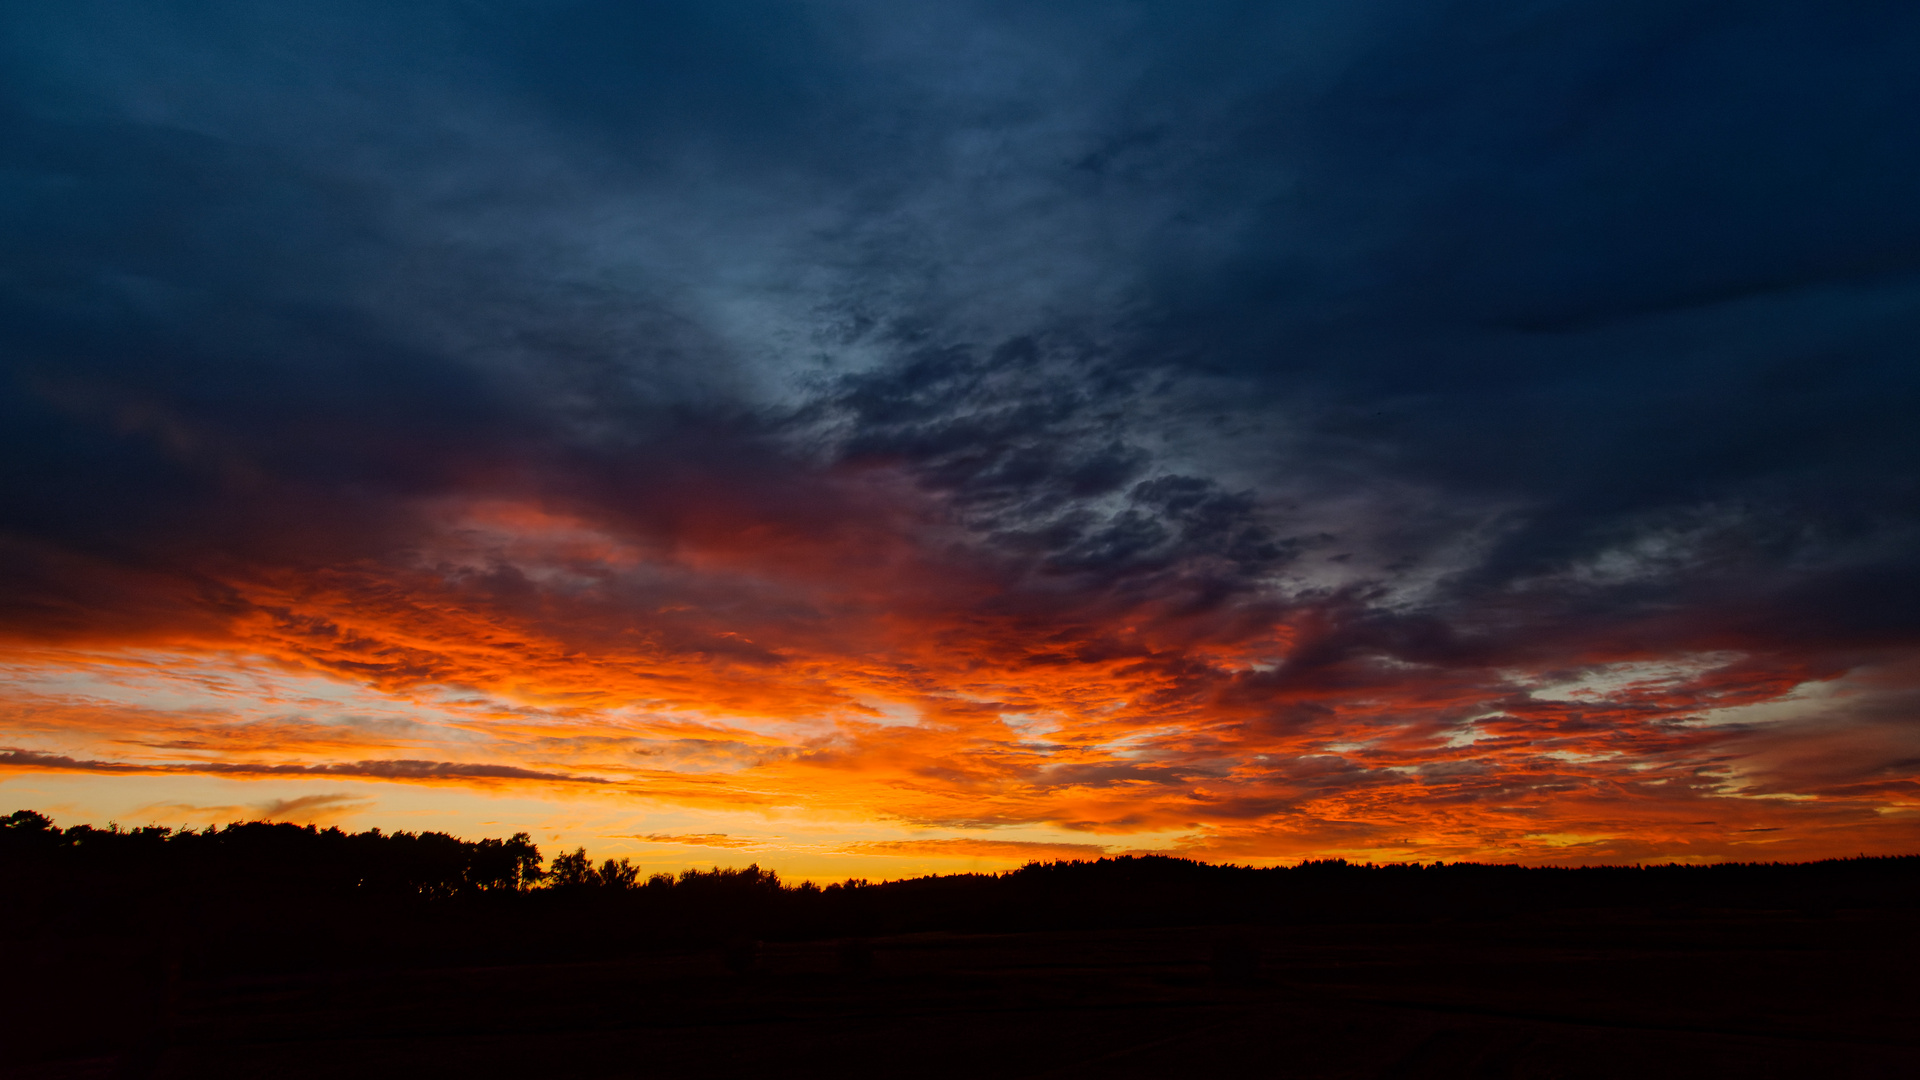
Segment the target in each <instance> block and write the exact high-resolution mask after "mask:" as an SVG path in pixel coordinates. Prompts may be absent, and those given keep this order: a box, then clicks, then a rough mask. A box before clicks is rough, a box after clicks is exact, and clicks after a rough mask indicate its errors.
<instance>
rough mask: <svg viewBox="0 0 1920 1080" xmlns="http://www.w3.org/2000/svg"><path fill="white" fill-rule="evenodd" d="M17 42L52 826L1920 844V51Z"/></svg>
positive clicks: (1281, 853)
mask: <svg viewBox="0 0 1920 1080" xmlns="http://www.w3.org/2000/svg"><path fill="white" fill-rule="evenodd" d="M0 26H4V30H3V31H0V185H3V186H4V192H5V194H4V198H3V199H0V813H4V812H8V811H12V810H14V809H21V808H29V809H36V810H40V811H43V812H45V813H48V814H50V815H52V816H53V817H54V818H55V820H56V821H58V822H60V823H61V824H76V823H80V822H92V823H95V824H104V823H106V822H108V821H117V822H118V823H120V824H121V825H127V826H134V825H145V824H160V825H170V826H178V825H182V824H192V825H195V826H202V825H206V824H209V823H214V822H227V821H233V820H242V819H257V818H271V819H275V820H287V821H297V822H307V821H312V822H318V823H320V824H323V825H324V824H338V825H341V826H343V827H347V828H353V829H363V828H367V827H371V826H379V827H381V828H383V829H440V830H446V831H451V832H454V833H456V834H459V835H463V836H468V837H479V836H499V835H505V834H508V833H512V832H517V831H522V830H525V831H528V832H530V833H532V834H533V836H534V839H535V840H536V841H537V842H539V843H540V844H541V845H542V847H543V848H544V849H545V850H546V851H547V853H548V854H552V853H553V852H554V851H555V850H557V848H558V847H559V846H561V845H564V846H566V847H568V848H571V847H573V846H575V845H582V846H585V847H586V848H588V850H589V851H590V852H592V853H594V854H595V855H601V856H626V857H630V858H632V859H634V860H635V861H636V862H638V863H641V864H642V865H643V866H645V867H648V868H649V869H657V870H672V869H677V868H680V867H684V866H688V865H696V864H697V865H709V864H715V863H718V864H721V865H744V864H745V863H748V862H758V863H759V864H761V865H762V866H772V867H775V868H777V869H779V870H781V871H782V872H783V873H786V874H789V875H793V876H811V877H816V878H821V879H826V878H839V877H844V876H849V875H851V876H859V877H868V878H885V877H898V876H904V875H910V874H918V873H927V872H948V871H958V870H996V869H1003V868H1006V867H1011V866H1017V865H1019V864H1021V863H1023V862H1025V861H1028V860H1030V859H1034V858H1046V859H1051V858H1073V857H1087V856H1095V855H1099V854H1102V853H1124V852H1138V851H1159V852H1168V853H1175V854H1183V855H1189V856H1192V857H1196V858H1201V859H1207V860H1212V861H1231V862H1240V863H1258V864H1266V863H1288V862H1293V861H1297V860H1299V859H1302V858H1309V857H1329V856H1345V857H1348V858H1358V859H1371V860H1374V861H1411V860H1420V861H1431V860H1435V859H1444V860H1447V861H1454V860H1458V859H1475V860H1496V861H1503V862H1506V861H1520V862H1532V863H1545V862H1572V863H1581V862H1635V861H1655V860H1658V861H1665V860H1669V859H1675V860H1683V861H1707V860H1720V859H1739V860H1755V859H1803V858H1811V857H1824V856H1830V855H1853V854H1856V853H1869V854H1890V853H1908V852H1920V198H1916V183H1917V182H1920V181H1917V178H1920V63H1916V62H1915V57H1916V56H1920V6H1916V5H1912V4H1892V3H1888V4H1874V3H1859V4H1829V3H1815V2H1807V3H1739V4H1728V3H1718V2H1695V0H1659V2H1653V0H1647V2H1639V0H1629V2H1619V3H1570V2H1559V3H1550V2H1541V3H1518V2H1516V3H1499V4H1494V3H1451V2H1431V0H1417V2H1416V0H1403V2H1369V0H1303V2H1290V3H1282V2H1274V3H1259V4H1246V3H1208V2H1193V3H1179V4H1168V3H1160V4H1146V3H1122V2H1117V0H1098V2H1091V0H1090V2H1085V3H1046V4H1023V3H1011V2H1008V3H975V2H970V0H949V2H942V3H938V4H913V3H902V2H898V0H873V2H863V0H830V2H829V0H822V2H815V3H797V2H796V3H754V2H734V0H690V2H685V3H632V2H605V3H589V2H578V3H562V2H537V0H486V2H483V0H458V2H453V0H450V2H435V0H418V2H408V3H398V4H396V3H391V2H384V0H383V2H365V3H355V2H351V0H329V2H326V3H318V2H316V3H302V2H289V0H259V2H218V0H207V2H199V3H187V2H177V3H176V2H161V3H155V2H152V0H126V2H118V3H116V2H94V0H61V2H58V3H28V4H13V5H8V6H6V8H5V9H4V11H0Z"/></svg>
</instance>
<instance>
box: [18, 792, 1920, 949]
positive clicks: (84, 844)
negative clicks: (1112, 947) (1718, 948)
mask: <svg viewBox="0 0 1920 1080" xmlns="http://www.w3.org/2000/svg"><path fill="white" fill-rule="evenodd" d="M0 881H4V882H5V885H4V886H0V917H3V918H4V920H5V922H4V925H5V926H7V927H11V928H13V931H14V932H15V933H18V932H19V931H20V930H21V929H23V928H32V929H33V931H34V932H35V933H37V934H41V935H50V936H64V937H86V936H96V935H106V936H111V937H116V938H124V939H126V940H127V941H128V943H129V945H130V946H133V945H138V946H140V947H143V948H153V947H161V946H164V947H165V948H166V949H169V950H171V951H172V952H173V953H174V954H176V956H177V959H178V960H179V962H181V963H185V964H188V965H189V966H191V967H192V968H194V969H195V970H203V971H209V972H215V971H218V972H240V971H249V972H265V971H284V970H297V969H301V968H306V967H313V966H316V965H319V966H341V965H351V964H355V963H369V964H394V963H400V962H407V963H496V962H499V963H504V962H515V961H527V960H535V959H538V960H556V959H574V958H582V957H604V956H608V955H619V954H621V953H624V952H630V951H635V950H641V951H644V950H650V949H661V948H667V949H673V948H688V947H694V948H698V947H707V946H715V945H718V944H720V943H723V942H726V941H729V940H734V939H741V938H745V939H756V940H758V939H764V940H811V939H821V938H860V937H872V936H878V935H886V934H900V933H911V932H925V931H953V932H975V933H980V932H998V933H1006V932H1019V931H1035V930H1056V929H1063V928H1087V927H1141V926H1169V925H1227V924H1288V923H1329V922H1339V923H1363V924H1364V923H1395V922H1432V921H1436V920H1495V921H1497V920H1503V919H1512V918H1516V917H1521V916H1525V915H1530V914H1541V913H1548V912H1579V911H1583V910H1602V909H1621V908H1642V909H1647V910H1650V911H1656V912H1661V913H1665V914H1676V913H1678V914H1685V913H1697V912H1708V911H1735V910H1761V911H1782V910H1785V911H1797V912H1803V913H1816V914H1817V913H1829V912H1832V911H1835V910H1839V909H1846V908H1889V907H1894V908H1915V907H1920V856H1911V855H1909V856H1892V857H1859V858H1847V859H1828V860H1823V861H1819V862H1809V863H1713V864H1699V865H1688V864H1664V865H1651V866H1582V867H1571V868H1568V867H1527V866H1520V865H1511V864H1485V863H1472V862H1456V863H1452V864H1444V863H1433V864H1426V865H1422V864H1418V863H1407V864H1398V863H1388V864H1381V865H1373V864H1357V863H1350V862H1347V861H1346V860H1343V859H1325V860H1309V861H1307V862H1303V863H1301V864H1299V865H1297V866H1293V867H1260V868H1256V867H1247V866H1235V865H1219V864H1211V863H1203V862H1197V861H1194V860H1190V859H1183V858H1175V857H1170V856H1161V855H1123V856H1117V857H1108V858H1101V859H1097V860H1091V861H1077V860H1076V861H1059V862H1033V863H1029V864H1027V865H1025V866H1023V867H1020V868H1019V869H1017V870H1011V871H1007V872H1003V873H998V874H993V873H965V874H947V875H937V876H928V877H919V878H910V879H904V880H896V881H886V882H869V881H866V880H861V879H849V880H847V881H842V882H838V883H834V884H829V885H825V886H822V885H818V884H815V883H813V882H810V881H802V882H798V883H792V884H789V883H787V882H784V881H782V880H781V879H780V876H779V875H778V874H777V873H776V872H774V871H772V870H767V869H762V868H761V867H760V866H758V865H750V866H746V867H741V868H732V869H729V868H721V867H713V868H711V869H707V870H697V869H689V870H684V871H682V872H681V873H679V874H678V875H668V874H653V875H648V876H644V877H643V876H642V873H641V871H640V870H639V868H637V867H635V866H633V865H632V863H631V862H630V861H629V860H626V859H618V860H615V859H606V860H603V861H601V862H599V863H598V864H597V865H596V864H595V863H594V861H593V860H591V859H590V858H588V856H587V854H586V852H585V850H584V849H576V850H574V851H571V852H563V853H561V854H559V855H557V856H555V857H554V858H553V859H552V860H551V862H550V863H545V864H544V865H543V859H542V857H541V853H540V849H539V847H538V846H537V845H535V844H534V843H533V842H532V840H531V838H530V837H529V836H528V835H527V834H526V833H518V834H515V835H513V836H511V837H507V838H505V839H498V838H494V839H483V840H462V839H459V838H457V837H453V836H450V835H447V834H445V833H438V832H421V833H412V832H391V833H389V832H382V831H381V830H379V829H369V830H367V831H365V832H360V833H350V832H345V831H342V830H341V829H338V828H327V829H321V828H318V827H316V826H313V825H293V824H287V823H269V822H247V823H236V824H231V825H227V826H225V827H219V826H210V827H208V828H206V829H204V830H194V829H191V828H182V829H177V830H176V829H166V828H158V827H148V828H136V829H122V828H119V827H118V826H111V827H108V828H105V829H101V828H95V827H93V826H90V825H75V826H71V827H69V828H65V829H62V828H59V827H57V826H55V825H54V824H53V822H52V821H51V820H50V819H49V818H47V817H46V816H44V815H41V814H38V813H36V812H33V811H28V810H21V811H17V812H15V813H13V814H11V815H9V816H6V817H3V818H0Z"/></svg>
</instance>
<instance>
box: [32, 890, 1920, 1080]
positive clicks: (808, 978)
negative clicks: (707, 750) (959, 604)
mask: <svg viewBox="0 0 1920 1080" xmlns="http://www.w3.org/2000/svg"><path fill="white" fill-rule="evenodd" d="M1907 914H1908V913H1905V912H1901V911H1857V912H1848V911H1840V912H1835V913H1812V914H1809V913H1805V912H1780V913H1777V914H1769V913H1754V912H1741V913H1732V912H1726V913H1715V912H1710V911H1709V912H1699V911H1693V912H1680V913H1674V912H1666V913H1659V912H1640V913H1619V914H1617V915H1605V916H1603V915H1591V914H1590V915H1588V916H1583V917H1581V918H1579V919H1578V920H1572V919H1555V918H1552V917H1545V916H1542V917H1525V918H1519V919H1513V920H1507V921H1498V922H1478V923H1475V922H1454V923H1438V924H1429V925H1390V926H1364V925H1316V926H1302V927H1248V928H1244V929H1241V928H1231V927H1206V928H1167V929H1133V930H1100V931H1085V932H1050V933H1033V934H1004V935H961V934H926V935H910V936H901V937H893V938H881V939H875V940H873V941H871V942H870V943H868V944H867V945H866V946H865V947H864V948H863V947H862V946H859V945H853V946H848V945H846V944H845V943H842V942H833V941H821V942H808V943H796V944H770V945H763V946H760V947H759V949H758V952H757V955H754V956H753V958H752V960H751V963H750V964H749V963H748V962H747V961H746V960H745V958H744V955H743V952H742V950H741V949H740V948H739V947H737V946H736V948H735V950H734V952H733V955H732V957H731V962H732V966H733V967H742V968H745V970H744V971H738V972H736V971H734V970H730V968H729V962H728V957H727V956H726V955H725V954H724V953H723V952H721V951H712V952H704V953H699V954H692V955H680V956H662V957H650V958H640V959H632V960H623V961H618V962H607V963H594V964H546V965H524V966H512V967H483V968H439V969H417V970H389V971H349V972H332V973H325V974H308V975H297V976H283V977H273V978H249V979H238V978H228V979H207V980H198V981H196V980H194V979H176V980H174V981H173V982H172V984H171V990H163V991H161V992H160V993H161V997H162V998H163V1000H162V1001H161V1002H160V1003H159V1005H157V1006H153V1005H152V1004H151V1003H148V1006H147V1007H146V1008H141V1007H140V1003H138V1002H132V1001H130V1000H125V999H124V995H122V996H121V997H116V994H121V992H122V989H124V988H120V989H117V988H115V987H113V986H110V985H102V986H99V987H96V988H94V989H95V990H96V991H97V992H96V993H93V994H92V995H91V996H90V997H89V996H87V995H86V985H85V980H84V979H80V980H78V981H77V982H76V983H75V984H74V985H75V987H76V988H77V989H74V990H69V991H68V993H78V994H80V995H81V998H80V999H76V1000H73V1001H70V1002H65V1003H56V1002H46V1001H40V1002H38V1003H37V1005H36V1006H35V1007H33V1008H30V1009H27V1010H26V1011H25V1012H23V1011H22V1009H21V1008H19V1007H10V1008H9V1012H10V1014H11V1017H12V1019H13V1020H14V1021H16V1022H18V1021H20V1020H22V1019H23V1018H24V1017H25V1016H26V1015H27V1014H28V1013H32V1014H35V1015H38V1016H40V1017H41V1018H42V1019H41V1020H40V1021H38V1022H36V1023H35V1024H34V1025H33V1030H29V1031H21V1030H15V1031H13V1032H11V1033H10V1034H9V1037H8V1039H7V1043H8V1046H9V1048H10V1050H9V1053H8V1054H7V1055H6V1056H5V1058H3V1059H0V1061H4V1064H0V1075H4V1076H6V1077H10V1078H11V1077H22V1078H25V1077H35V1078H41V1077H45V1078H54V1077H62V1078H64V1077H115V1076H151V1077H194V1078H199V1077H289V1078H294V1077H385V1076H410V1077H423V1076H425V1077H431V1076H458V1077H473V1076H516V1077H603V1076H604V1077H627V1076H634V1077H674V1076H703V1077H706V1076H711V1077H728V1076H741V1077H746V1076H751V1077H756V1078H766V1080H771V1078H776V1077H782V1076H878V1075H888V1076H903V1077H962V1076H964V1077H979V1076H990V1077H1007V1078H1012V1077H1096V1076H1097V1077H1114V1076H1117V1077H1130V1076H1154V1077H1179V1076H1205V1075H1213V1076H1276V1077H1502V1078H1505V1077H1513V1078H1523V1077H1524V1078H1531V1077H1565V1078H1575V1077H1666V1076H1674V1077H1688V1078H1690V1080H1698V1078H1702V1077H1721V1076H1726V1077H1743V1078H1744V1077H1902V1078H1907V1077H1914V1076H1917V1075H1920V1008H1917V1006H1920V968H1917V967H1916V963H1915V961H1916V960H1920V927H1916V926H1915V925H1914V922H1913V920H1912V919H1910V918H1908V917H1907ZM70 974H75V975H78V974H79V969H77V968H76V969H70ZM13 991H14V992H15V996H14V999H13V1000H14V1001H15V1002H16V1004H17V1003H18V1002H19V1001H20V1000H21V997H20V996H19V993H20V991H21V988H20V987H19V986H17V985H16V986H15V987H14V988H13ZM143 993H145V992H143ZM136 996H138V994H136ZM165 999H170V1001H171V1004H169V1003H168V1000H165ZM55 1005H57V1006H59V1007H58V1008H45V1007H46V1006H55ZM116 1010H124V1011H116ZM142 1013H146V1014H148V1015H152V1016H156V1017H158V1018H159V1019H158V1020H156V1021H154V1022H152V1023H148V1024H144V1025H143V1024H141V1023H140V1022H138V1020H137V1017H138V1016H139V1015H141V1014H142ZM62 1017H64V1019H61V1018H62Z"/></svg>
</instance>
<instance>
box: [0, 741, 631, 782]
mask: <svg viewBox="0 0 1920 1080" xmlns="http://www.w3.org/2000/svg"><path fill="white" fill-rule="evenodd" d="M0 768H13V769H32V770H38V771H63V772H95V773H199V774H204V775H209V776H243V777H270V776H354V777H367V778H369V779H375V780H410V781H434V780H451V781H463V782H470V783H471V782H482V783H484V782H488V781H507V780H534V781H541V782H545V783H563V784H605V783H608V781H606V780H604V779H601V778H599V777H593V776H568V775H565V774H561V773H545V772H536V771H534V770H532V769H523V768H520V767H518V766H515V765H468V764H461V763H458V762H451V761H355V762H331V763H326V764H318V765H296V764H278V765H269V764H257V763H250V762H235V761H202V762H190V763H189V762H168V763H158V764H148V763H138V762H122V761H94V760H79V759H75V758H71V757H67V756H65V755H61V754H43V753H38V752H36V751H32V750H18V749H0Z"/></svg>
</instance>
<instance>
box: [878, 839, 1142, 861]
mask: <svg viewBox="0 0 1920 1080" xmlns="http://www.w3.org/2000/svg"><path fill="white" fill-rule="evenodd" d="M840 851H841V852H843V853H845V854H849V855H917V856H922V857H928V856H930V857H933V858H942V859H948V858H988V859H1009V858H1011V859H1025V860H1042V859H1097V858H1100V857H1101V856H1103V855H1105V854H1107V848H1106V846H1105V845H1102V844H1056V843H1048V842H1045V841H1038V840H983V839H975V838H972V837H964V836H961V837H949V838H944V839H927V840H864V841H860V842H857V843H852V844H847V845H845V846H844V847H842V848H840Z"/></svg>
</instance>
